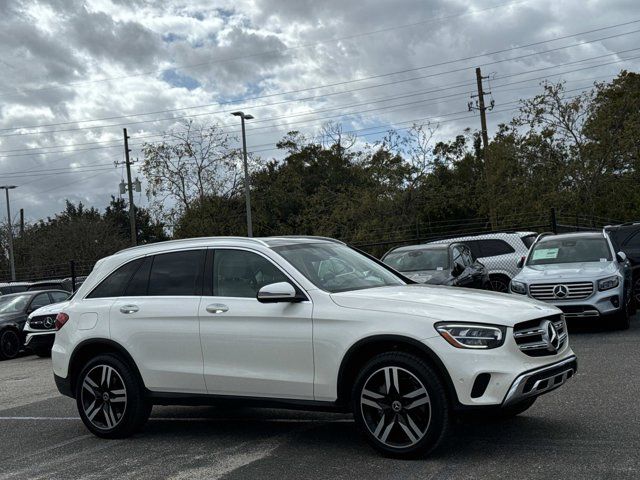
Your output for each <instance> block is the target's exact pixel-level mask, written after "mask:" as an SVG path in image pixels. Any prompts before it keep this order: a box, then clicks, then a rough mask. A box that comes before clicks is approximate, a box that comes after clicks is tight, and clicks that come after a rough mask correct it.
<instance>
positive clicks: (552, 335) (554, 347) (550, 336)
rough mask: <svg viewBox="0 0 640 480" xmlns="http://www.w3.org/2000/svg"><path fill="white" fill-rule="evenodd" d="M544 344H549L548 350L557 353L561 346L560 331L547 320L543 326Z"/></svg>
mask: <svg viewBox="0 0 640 480" xmlns="http://www.w3.org/2000/svg"><path fill="white" fill-rule="evenodd" d="M542 342H543V343H546V344H547V350H549V351H550V352H557V351H558V347H559V346H560V336H559V335H558V330H557V329H556V326H555V325H554V324H553V322H552V321H551V320H546V321H545V322H544V323H543V324H542Z"/></svg>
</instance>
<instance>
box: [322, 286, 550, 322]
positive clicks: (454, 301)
mask: <svg viewBox="0 0 640 480" xmlns="http://www.w3.org/2000/svg"><path fill="white" fill-rule="evenodd" d="M331 298H332V300H333V301H334V302H335V303H336V304H338V305H340V306H342V307H346V308H355V309H359V310H373V311H378V312H387V313H390V314H392V315H393V314H397V315H413V316H418V317H425V318H429V319H431V320H433V321H457V322H461V321H464V322H470V321H471V322H481V323H492V324H497V325H505V326H510V327H512V326H513V325H515V324H516V323H519V322H523V321H526V320H532V319H534V318H540V317H544V316H547V315H555V314H558V313H560V310H558V309H557V308H555V307H553V306H552V305H549V304H546V303H542V302H539V301H537V300H532V299H530V298H527V297H521V296H516V295H513V294H508V293H496V292H489V291H483V290H473V289H468V288H460V287H444V286H438V285H402V286H397V287H379V288H368V289H364V290H354V291H350V292H340V293H333V294H331Z"/></svg>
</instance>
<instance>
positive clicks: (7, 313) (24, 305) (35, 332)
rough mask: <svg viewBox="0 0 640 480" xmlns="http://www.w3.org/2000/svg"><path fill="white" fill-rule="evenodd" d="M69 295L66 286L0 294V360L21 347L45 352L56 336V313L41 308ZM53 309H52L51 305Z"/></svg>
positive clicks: (39, 352)
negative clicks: (63, 288)
mask: <svg viewBox="0 0 640 480" xmlns="http://www.w3.org/2000/svg"><path fill="white" fill-rule="evenodd" d="M68 298H69V292H67V291H65V290H38V291H30V292H22V293H10V294H7V295H2V296H0V360H7V359H11V358H15V357H16V356H17V355H18V354H19V353H20V351H21V350H22V349H23V348H27V349H29V350H31V351H32V352H34V353H35V354H36V355H39V356H48V355H50V352H51V346H52V345H53V340H54V337H55V314H54V313H53V312H52V314H51V315H49V314H47V312H46V311H43V310H42V307H46V306H48V305H51V304H59V303H60V302H63V301H65V300H67V299H68ZM54 311H55V309H54Z"/></svg>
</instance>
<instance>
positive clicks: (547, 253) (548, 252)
mask: <svg viewBox="0 0 640 480" xmlns="http://www.w3.org/2000/svg"><path fill="white" fill-rule="evenodd" d="M558 250H559V249H558V248H539V249H536V250H534V251H533V260H547V259H550V258H557V256H558Z"/></svg>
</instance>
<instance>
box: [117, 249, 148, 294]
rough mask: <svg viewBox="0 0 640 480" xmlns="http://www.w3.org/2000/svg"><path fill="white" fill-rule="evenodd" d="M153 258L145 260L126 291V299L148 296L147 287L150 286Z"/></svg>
mask: <svg viewBox="0 0 640 480" xmlns="http://www.w3.org/2000/svg"><path fill="white" fill-rule="evenodd" d="M152 262H153V257H147V258H145V259H144V260H143V262H142V265H140V267H139V268H138V270H137V271H136V273H134V274H133V276H132V277H131V280H129V284H128V285H127V288H126V289H125V291H124V294H123V296H125V297H143V296H145V295H146V294H147V287H148V285H149V273H151V263H152Z"/></svg>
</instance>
